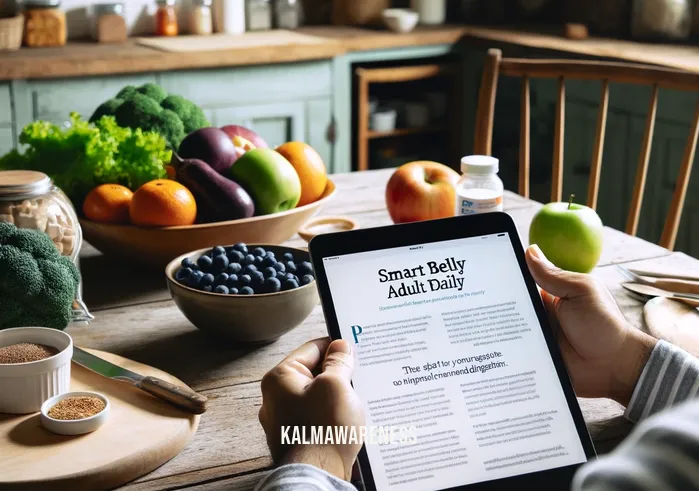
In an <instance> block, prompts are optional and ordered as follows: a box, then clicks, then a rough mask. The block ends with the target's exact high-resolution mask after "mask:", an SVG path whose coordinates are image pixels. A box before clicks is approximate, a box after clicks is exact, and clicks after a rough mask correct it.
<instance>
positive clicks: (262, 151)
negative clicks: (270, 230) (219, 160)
mask: <svg viewBox="0 0 699 491" xmlns="http://www.w3.org/2000/svg"><path fill="white" fill-rule="evenodd" d="M228 176H229V177H230V178H231V179H233V180H234V181H235V182H237V183H238V184H240V185H241V186H242V187H243V188H244V189H245V190H246V191H247V192H248V194H250V196H251V197H252V200H253V201H254V202H255V214H256V215H270V214H272V213H278V212H280V211H287V210H291V209H292V208H295V207H296V205H297V204H298V202H299V199H301V180H300V179H299V175H298V173H297V172H296V170H295V169H294V166H293V165H291V163H290V162H289V161H288V160H287V159H285V158H284V157H283V156H282V155H281V154H280V153H278V152H276V151H274V150H272V149H270V148H255V149H252V150H249V151H247V152H245V153H244V154H243V155H242V156H241V157H240V158H239V159H238V160H236V161H235V163H234V164H233V165H232V166H231V168H230V170H229V171H228Z"/></svg>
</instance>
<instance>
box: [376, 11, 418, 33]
mask: <svg viewBox="0 0 699 491" xmlns="http://www.w3.org/2000/svg"><path fill="white" fill-rule="evenodd" d="M382 17H383V22H384V24H386V27H388V28H389V29H390V30H392V31H394V32H410V31H412V30H413V29H415V26H416V25H417V21H418V20H419V18H420V16H419V15H418V13H417V12H415V11H413V10H410V9H386V10H384V11H383V13H382Z"/></svg>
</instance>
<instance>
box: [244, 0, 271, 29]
mask: <svg viewBox="0 0 699 491" xmlns="http://www.w3.org/2000/svg"><path fill="white" fill-rule="evenodd" d="M246 11H247V12H246V18H247V26H248V31H266V30H269V29H271V28H272V6H271V5H270V0H247V4H246Z"/></svg>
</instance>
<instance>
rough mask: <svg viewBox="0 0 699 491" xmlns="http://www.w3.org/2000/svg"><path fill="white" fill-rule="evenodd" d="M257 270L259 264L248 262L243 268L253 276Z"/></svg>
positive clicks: (244, 272) (245, 272) (244, 271)
mask: <svg viewBox="0 0 699 491" xmlns="http://www.w3.org/2000/svg"><path fill="white" fill-rule="evenodd" d="M255 271H257V266H255V265H254V264H248V265H247V266H245V267H244V268H243V274H249V275H250V276H252V274H253V273H254V272H255Z"/></svg>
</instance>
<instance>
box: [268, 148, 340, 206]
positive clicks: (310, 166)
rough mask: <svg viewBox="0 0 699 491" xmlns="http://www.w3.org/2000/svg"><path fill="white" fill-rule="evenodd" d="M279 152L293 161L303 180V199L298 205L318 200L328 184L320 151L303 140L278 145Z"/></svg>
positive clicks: (292, 163)
mask: <svg viewBox="0 0 699 491" xmlns="http://www.w3.org/2000/svg"><path fill="white" fill-rule="evenodd" d="M277 152H279V153H280V154H282V155H283V156H284V158H286V160H288V161H289V162H291V165H292V166H293V167H294V169H296V173H297V174H298V175H299V179H300V180H301V199H299V203H298V205H296V206H303V205H307V204H309V203H313V202H314V201H318V199H319V198H320V197H321V196H322V195H323V192H324V191H325V187H326V186H327V184H328V175H327V171H326V169H325V163H324V162H323V159H322V157H321V156H320V155H318V152H316V151H315V150H314V149H313V147H311V146H310V145H308V144H306V143H303V142H287V143H284V144H283V145H280V146H279V147H277Z"/></svg>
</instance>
